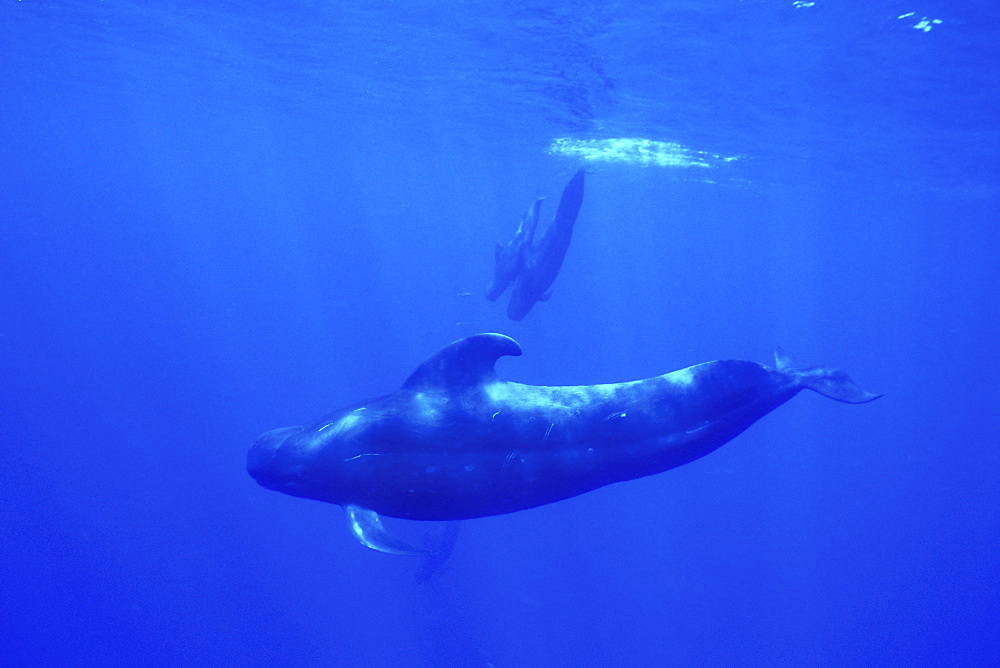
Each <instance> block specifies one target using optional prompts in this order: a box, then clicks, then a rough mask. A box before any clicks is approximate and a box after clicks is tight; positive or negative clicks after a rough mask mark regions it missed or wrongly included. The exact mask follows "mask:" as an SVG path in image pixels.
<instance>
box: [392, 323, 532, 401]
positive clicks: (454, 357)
mask: <svg viewBox="0 0 1000 668" xmlns="http://www.w3.org/2000/svg"><path fill="white" fill-rule="evenodd" d="M520 354H521V346H520V345H518V343H517V341H515V340H514V339H512V338H510V337H509V336H504V335H503V334H474V335H472V336H468V337H466V338H464V339H459V340H458V341H454V342H453V343H449V344H448V345H447V346H445V347H444V348H442V349H441V350H439V351H437V352H436V353H434V354H433V355H431V356H430V357H428V358H427V359H426V360H424V361H423V362H422V363H421V364H420V366H418V367H417V368H416V370H415V371H414V372H413V373H412V374H410V377H409V378H407V379H406V382H405V383H403V389H404V390H426V389H444V388H462V387H470V386H472V385H476V384H478V383H481V382H483V381H484V380H487V379H490V378H495V377H496V373H495V372H494V371H493V365H494V364H496V361H497V360H498V359H500V358H501V357H503V356H504V355H513V356H515V357H516V356H518V355H520Z"/></svg>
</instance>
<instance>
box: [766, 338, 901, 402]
mask: <svg viewBox="0 0 1000 668" xmlns="http://www.w3.org/2000/svg"><path fill="white" fill-rule="evenodd" d="M774 364H775V367H776V368H777V369H778V371H780V372H781V373H784V374H788V375H789V376H792V377H794V378H795V379H796V380H797V381H798V383H799V385H801V386H802V387H807V388H809V389H810V390H812V391H814V392H818V393H820V394H822V395H823V396H824V397H829V398H830V399H836V400H837V401H842V402H844V403H845V404H863V403H867V402H869V401H873V400H875V399H878V398H879V397H881V396H882V395H881V394H873V393H871V392H865V391H864V390H862V389H861V388H860V387H858V386H857V385H856V384H855V383H854V381H853V380H851V378H850V376H848V375H847V374H846V373H844V372H843V371H841V370H840V369H832V368H830V367H826V366H811V367H807V368H804V369H797V368H795V367H794V366H793V365H792V361H791V360H790V359H789V358H788V355H786V354H785V351H784V350H783V349H782V348H780V347H779V348H777V349H776V350H775V351H774Z"/></svg>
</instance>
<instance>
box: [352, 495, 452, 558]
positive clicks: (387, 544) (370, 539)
mask: <svg viewBox="0 0 1000 668" xmlns="http://www.w3.org/2000/svg"><path fill="white" fill-rule="evenodd" d="M344 512H345V513H346V514H347V524H348V525H349V526H350V527H351V533H353V534H354V535H355V537H356V538H357V539H358V540H359V541H360V542H361V544H362V545H364V546H365V547H370V548H371V549H373V550H377V551H379V552H385V553H386V554H400V555H405V556H411V557H421V556H426V555H430V554H434V552H433V551H432V550H424V549H421V548H419V547H413V546H412V545H410V544H409V543H407V542H405V541H402V540H399V539H398V538H393V537H392V536H390V535H389V533H388V532H387V531H386V530H385V527H384V526H382V518H381V517H379V516H378V513H376V512H375V511H374V510H368V509H367V508H362V507H361V506H355V505H351V504H348V505H346V506H344Z"/></svg>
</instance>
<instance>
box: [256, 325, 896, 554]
mask: <svg viewBox="0 0 1000 668" xmlns="http://www.w3.org/2000/svg"><path fill="white" fill-rule="evenodd" d="M520 354H521V347H520V346H519V345H518V344H517V342H516V341H514V340H513V339H511V338H509V337H507V336H504V335H502V334H477V335H475V336H470V337H467V338H464V339H461V340H459V341H455V342H454V343H451V344H450V345H448V346H446V347H444V348H443V349H441V350H440V351H438V352H437V353H435V354H434V355H432V356H430V357H429V358H428V359H427V360H425V361H424V362H423V363H422V364H421V365H420V366H418V367H417V369H416V370H415V371H414V372H413V373H412V374H411V375H410V377H409V378H408V379H407V380H406V382H405V383H403V386H402V387H401V388H400V389H399V390H396V391H395V392H392V393H391V394H387V395H385V396H383V397H379V398H377V399H372V400H370V401H366V402H364V403H360V404H357V405H354V406H348V407H347V408H343V409H341V410H339V411H336V412H334V413H332V414H331V415H328V416H327V417H325V418H323V419H322V420H320V421H319V422H318V423H316V424H314V425H312V426H310V427H285V428H282V429H275V430H272V431H269V432H266V433H264V434H263V435H261V436H260V437H259V438H258V439H257V441H256V442H255V443H254V444H253V446H252V447H251V449H250V453H249V455H248V458H247V470H248V471H249V473H250V475H251V476H253V477H254V478H255V479H256V480H257V482H258V483H260V484H261V485H263V486H264V487H267V488H269V489H273V490H278V491H281V492H285V493H286V494H291V495H293V496H299V497H304V498H307V499H316V500H318V501H327V502H330V503H335V504H339V505H341V506H343V507H344V509H345V510H346V512H347V516H348V520H349V524H350V527H351V529H352V530H353V532H354V534H355V535H356V536H357V537H358V539H359V540H361V542H362V543H363V544H364V545H367V546H368V547H371V548H373V549H376V550H380V551H382V552H388V553H392V554H420V553H422V552H423V551H422V550H420V549H417V548H413V547H411V546H409V545H407V544H406V543H403V542H401V541H399V540H396V539H394V538H393V537H392V536H390V535H389V534H388V533H387V532H386V531H385V530H384V529H383V526H382V523H381V520H380V517H379V516H380V515H384V516H390V517H400V518H406V519H414V520H461V519H469V518H476V517H484V516H488V515H499V514H503V513H512V512H515V511H518V510H525V509H527V508H533V507H535V506H540V505H543V504H547V503H553V502H555V501H560V500H562V499H568V498H570V497H572V496H576V495H578V494H583V493H584V492H588V491H591V490H594V489H597V488H598V487H602V486H604V485H608V484H611V483H614V482H620V481H624V480H632V479H634V478H641V477H643V476H648V475H653V474H656V473H660V472H662V471H666V470H667V469H671V468H674V467H676V466H681V465H682V464H686V463H688V462H690V461H693V460H695V459H698V458H699V457H703V456H705V455H707V454H708V453H710V452H712V451H713V450H715V449H716V448H718V447H720V446H722V445H723V444H725V443H727V442H728V441H730V440H731V439H732V438H734V437H735V436H737V435H738V434H740V433H741V432H742V431H744V430H745V429H746V428H747V427H749V426H750V425H752V424H753V423H754V422H756V421H757V420H759V419H760V418H761V417H763V416H764V415H766V414H767V413H769V412H771V411H772V410H774V409H775V408H777V407H778V406H780V405H781V404H783V403H784V402H786V401H788V400H789V399H791V398H792V397H793V396H795V395H796V394H798V393H799V392H800V391H801V390H803V389H810V390H813V391H815V392H818V393H820V394H822V395H823V396H826V397H829V398H831V399H836V400H837V401H842V402H845V403H852V404H854V403H864V402H867V401H871V400H873V399H876V398H877V397H878V396H880V395H876V394H871V393H868V392H865V391H863V390H861V389H860V388H859V387H858V386H857V385H855V384H854V383H853V382H852V381H851V379H850V378H848V376H847V375H846V374H845V373H844V372H842V371H839V370H836V369H830V368H827V367H821V366H816V367H810V368H801V369H799V368H794V367H793V366H792V365H791V363H790V362H789V361H788V359H787V357H785V355H784V354H783V353H782V352H781V351H780V349H779V351H777V352H776V353H775V362H776V363H775V367H774V368H770V367H767V366H764V365H761V364H756V363H754V362H745V361H739V360H727V361H714V362H705V363H703V364H697V365H695V366H691V367H688V368H686V369H681V370H680V371H674V372H673V373H667V374H664V375H661V376H655V377H653V378H646V379H644V380H636V381H632V382H625V383H612V384H602V385H580V386H538V385H523V384H520V383H512V382H508V381H505V380H502V379H500V378H498V377H497V375H496V372H495V371H494V365H495V363H496V361H497V359H499V358H500V357H501V356H503V355H520Z"/></svg>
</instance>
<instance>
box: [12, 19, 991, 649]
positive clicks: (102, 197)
mask: <svg viewBox="0 0 1000 668" xmlns="http://www.w3.org/2000/svg"><path fill="white" fill-rule="evenodd" d="M809 4H811V3H806V5H809ZM348 5H349V8H347V7H348ZM492 5H493V3H478V2H472V1H471V0H469V1H465V2H462V1H457V0H445V1H443V2H442V1H439V0H434V1H432V0H407V1H403V0H397V1H394V2H378V3H375V2H366V1H362V2H357V3H336V2H318V1H314V2H296V3H250V4H247V3H237V2H211V3H180V2H169V1H168V2H156V3H143V2H125V1H121V2H118V1H114V0H108V1H106V2H96V1H95V0H80V1H77V2H51V1H44V0H24V1H23V2H14V1H12V0H3V2H2V3H0V462H2V464H0V628H2V629H3V631H2V635H3V641H2V643H3V650H2V651H3V662H5V663H13V664H19V665H38V664H39V663H40V662H43V663H50V664H55V663H61V664H65V663H72V664H78V665H79V664H107V663H108V662H112V663H127V664H133V665H136V664H148V665H170V664H174V665H176V664H178V663H188V664H202V665H206V664H213V663H217V662H220V661H222V662H226V663H231V664H236V663H241V664H258V665H260V664H268V663H277V662H281V663H287V664H294V665H463V666H464V665H469V666H475V665H479V666H487V665H493V666H513V665H521V666H526V665H565V666H578V665H595V664H603V665H626V664H635V663H643V664H647V665H651V664H654V663H663V662H669V663H674V664H689V665H690V664H702V665H706V664H709V663H716V664H719V663H726V664H729V665H734V664H745V665H746V664H756V665H762V664H785V665H790V664H800V665H801V664H811V665H845V664H848V665H889V664H895V665H919V664H923V665H929V664H938V665H942V664H949V665H996V662H997V661H998V654H1000V652H998V650H1000V634H998V633H997V623H996V620H997V618H998V615H1000V601H998V593H997V591H998V588H1000V576H998V574H1000V563H998V562H1000V559H998V547H997V542H998V539H1000V535H998V528H1000V516H998V512H997V508H998V502H1000V452H998V451H1000V448H998V445H1000V436H998V431H1000V419H998V417H997V414H998V413H997V406H998V403H1000V380H998V377H1000V376H998V374H1000V364H998V362H997V352H996V343H997V337H998V334H1000V327H998V318H1000V316H998V309H997V297H998V295H1000V290H998V287H1000V286H998V280H997V272H998V269H997V262H998V252H997V249H998V237H1000V234H998V231H997V229H996V224H997V211H998V203H1000V183H998V179H997V168H998V165H1000V160H998V158H1000V132H998V123H997V119H998V118H1000V75H998V72H1000V69H998V67H997V63H998V62H1000V47H998V44H1000V11H998V10H997V9H996V6H995V4H994V3H985V2H984V3H975V2H941V1H930V2H923V3H922V4H920V5H919V6H917V5H916V4H913V3H905V2H895V1H894V2H888V1H883V0H877V1H875V2H832V1H828V0H817V1H816V2H815V3H814V4H811V6H805V5H802V6H796V5H795V3H793V2H791V1H790V0H780V1H779V0H773V1H772V0H758V1H744V2H738V1H737V0H700V1H697V2H695V1H693V0H692V1H687V2H684V1H669V2H633V3H612V2H598V1H591V2H587V1H582V2H580V1H577V2H566V3H562V4H560V3H557V2H551V3H543V2H530V1H524V2H521V1H511V2H505V3H499V4H498V6H496V7H493V6H492ZM800 5H801V3H800ZM911 11H913V12H916V13H917V14H916V15H915V16H913V17H907V18H902V19H901V18H897V17H899V16H900V15H903V14H905V13H907V12H911ZM923 17H927V18H930V19H939V20H940V21H941V23H940V24H934V25H933V29H932V30H930V31H928V32H924V31H922V30H918V29H915V28H914V27H913V26H914V25H915V24H916V22H917V21H918V20H920V19H921V18H923ZM559 137H570V138H576V139H606V138H613V137H643V138H648V139H653V140H658V141H670V142H678V143H680V144H682V145H684V146H687V147H689V148H691V149H692V150H698V151H708V152H711V153H714V154H719V155H725V156H737V155H738V156H741V157H740V159H739V160H737V161H735V162H732V163H729V164H724V165H719V166H716V167H713V168H710V169H706V168H699V167H688V168H662V167H652V166H645V167H644V166H640V165H634V164H623V163H606V162H593V163H591V165H590V169H591V175H590V176H589V177H588V184H587V194H586V200H585V202H584V206H583V210H582V211H581V214H580V218H579V221H578V224H577V231H576V235H575V238H574V242H573V246H572V247H571V249H570V253H569V256H568V258H567V261H566V263H565V265H564V268H563V271H562V273H561V275H560V276H559V279H558V281H557V282H556V285H555V292H554V296H553V298H552V300H551V301H550V302H547V303H543V304H540V305H538V306H537V307H536V309H535V310H534V311H533V312H532V313H531V314H530V315H529V316H528V317H527V318H526V319H525V320H524V321H523V322H521V323H512V322H510V321H508V320H506V318H505V317H504V315H503V303H502V302H501V303H497V304H490V303H488V302H486V301H485V300H484V299H483V298H482V293H483V290H484V289H485V285H486V282H487V280H488V278H489V275H490V272H491V271H492V266H491V265H492V247H493V244H494V242H495V241H499V240H502V239H504V238H506V236H509V235H510V234H511V233H512V231H513V229H514V226H515V225H516V222H517V220H518V219H519V218H520V216H521V214H522V213H523V211H524V210H525V208H526V207H527V205H528V204H529V203H530V202H531V201H532V198H534V197H536V196H540V195H548V196H549V197H550V200H549V201H548V202H547V203H546V208H545V209H543V219H544V220H546V221H547V220H548V218H549V216H550V215H551V213H552V207H553V206H554V199H555V197H556V196H557V195H558V193H559V192H560V190H561V188H562V186H563V185H564V184H565V182H566V180H567V179H568V178H569V176H570V175H571V174H572V173H573V171H574V170H575V169H576V168H577V166H578V165H579V161H578V160H577V159H570V158H566V157H560V156H554V155H550V154H549V153H547V148H548V146H549V145H550V143H551V142H552V140H553V139H556V138H559ZM465 293H472V295H471V296H469V295H466V294H465ZM478 331H501V332H504V333H507V334H510V335H512V336H514V337H515V338H517V339H518V340H519V341H520V342H521V344H522V346H523V347H524V350H525V355H524V357H522V358H518V359H505V360H504V361H502V362H501V363H500V365H499V370H500V373H501V374H502V375H503V376H505V377H506V378H509V379H511V380H518V381H522V382H529V383H540V384H575V383H593V382H611V381H620V380H629V379H633V378H640V377H645V376H650V375H654V374H659V373H663V372H666V371H670V370H673V369H677V368H680V367H684V366H688V365H690V364H694V363H698V362H702V361H706V360H710V359H719V358H723V359H724V358H737V359H750V360H756V361H761V362H768V361H769V358H770V352H771V350H772V349H773V347H774V345H776V344H782V345H784V346H785V347H786V348H787V349H788V351H789V352H790V353H791V354H792V356H793V358H794V359H796V360H797V361H799V362H801V363H803V364H815V363H826V364H832V365H836V366H840V367H843V368H845V369H847V370H848V371H849V372H850V373H851V374H852V376H854V378H855V379H856V380H857V381H858V382H859V383H860V384H861V385H862V386H864V387H865V388H867V389H870V390H873V391H885V392H888V395H887V396H886V397H885V398H884V399H881V400H880V401H878V402H876V403H874V404H869V405H865V406H846V405H842V404H837V403H835V402H831V401H827V400H825V399H823V398H822V397H819V396H817V395H815V394H812V393H807V394H804V395H801V396H800V397H798V398H796V399H795V400H793V401H792V402H790V403H789V404H787V405H786V406H783V407H782V408H780V409H779V410H778V411H776V412H775V413H774V414H773V415H771V416H768V417H767V418H765V419H764V420H762V421H761V422H760V423H759V424H757V425H755V426H754V427H753V428H752V429H751V430H749V431H748V432H747V433H746V434H744V435H743V436H741V437H739V438H738V439H737V440H736V441H735V442H733V443H732V444H730V445H727V446H726V447H724V448H723V449H722V450H720V451H719V452H717V453H715V454H713V455H711V456H710V457H708V458H706V459H703V460H700V461H698V462H695V463H693V464H690V465H688V466H686V467H682V468H680V469H677V470H675V471H671V472H668V473H665V474H663V475H660V476H655V477H652V478H648V479H644V480H640V481H635V482H631V483H627V484H620V485H615V486H612V487H609V488H605V489H602V490H598V491H596V492H593V493H591V494H588V495H585V496H582V497H579V498H576V499H572V500H569V501H566V502H563V503H559V504H556V505H552V506H548V507H544V508H540V509H537V510H533V511H528V512H523V513H518V514H515V515H509V516H503V517H496V518H489V519H484V520H477V521H473V522H466V523H465V524H464V526H463V529H462V533H461V536H460V539H459V542H458V545H457V547H456V549H455V552H454V554H453V556H452V559H451V560H450V562H449V563H448V564H447V565H446V567H445V568H444V570H443V571H441V572H439V573H438V574H437V575H436V576H435V577H434V578H432V579H431V580H430V581H429V582H426V583H418V582H416V579H415V572H416V565H415V564H414V562H413V561H411V560H409V559H405V558H398V557H389V556H386V555H381V554H377V553H374V552H371V551H369V550H366V549H364V548H362V547H361V546H359V545H358V544H357V543H356V542H355V541H354V539H353V538H352V537H351V536H350V535H349V533H348V531H347V529H346V528H345V527H344V523H343V520H342V517H341V513H340V512H339V510H338V509H337V508H335V507H330V506H325V505H323V504H319V503H313V502H307V501H302V500H299V499H294V498H291V497H285V496H282V495H279V494H276V493H273V492H268V491H266V490H264V489H262V488H259V487H258V486H257V485H256V484H255V483H254V482H253V481H252V480H251V479H250V478H249V477H248V476H247V475H246V473H245V470H244V456H245V453H246V450H247V448H248V447H249V445H250V444H251V443H252V441H253V439H254V438H255V437H256V436H257V434H258V433H260V432H262V431H264V430H266V429H270V428H273V427H277V426H283V425H287V424H299V423H302V422H308V421H310V420H313V419H315V418H317V417H319V416H320V415H322V414H324V413H326V412H328V411H329V410H331V409H333V408H336V407H338V406H341V405H344V404H347V403H351V402H354V401H358V400H361V399H364V398H367V397H370V396H374V395H377V394H380V393H384V392H387V391H390V390H392V389H394V388H395V387H397V386H398V384H399V383H401V382H402V380H403V379H404V378H405V377H406V376H407V375H408V374H409V373H410V371H411V370H412V369H413V367H414V366H415V365H416V364H417V363H418V362H419V361H420V360H421V359H423V358H424V357H425V356H426V355H428V354H430V353H431V352H433V351H434V350H436V349H437V348H438V347H439V346H441V345H443V344H445V343H447V342H449V341H451V340H453V339H455V338H458V337H460V336H463V335H466V334H470V333H474V332H478ZM394 526H395V527H397V528H398V529H399V530H400V531H411V532H412V531H413V528H412V527H403V526H399V525H398V524H397V525H394ZM420 529H422V527H418V531H419V530H420Z"/></svg>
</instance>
